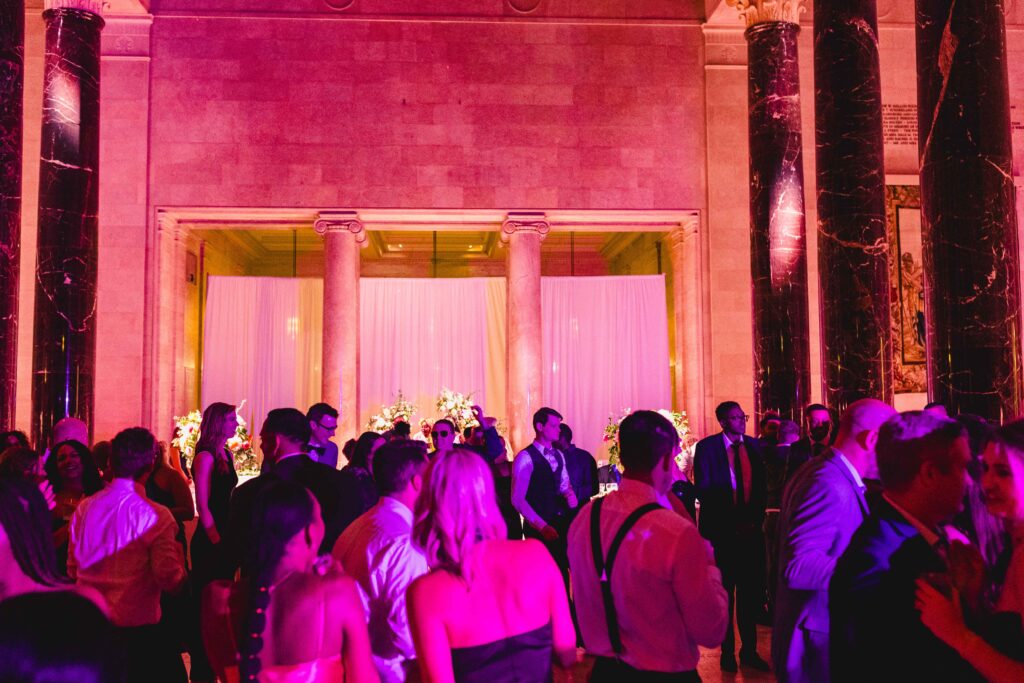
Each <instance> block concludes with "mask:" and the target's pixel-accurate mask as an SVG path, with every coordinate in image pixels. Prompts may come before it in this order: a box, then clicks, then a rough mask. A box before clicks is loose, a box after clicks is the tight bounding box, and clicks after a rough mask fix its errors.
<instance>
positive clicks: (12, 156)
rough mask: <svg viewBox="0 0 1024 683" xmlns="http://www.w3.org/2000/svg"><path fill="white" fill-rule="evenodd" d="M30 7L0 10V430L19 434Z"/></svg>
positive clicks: (18, 4)
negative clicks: (24, 122) (23, 136)
mask: <svg viewBox="0 0 1024 683" xmlns="http://www.w3.org/2000/svg"><path fill="white" fill-rule="evenodd" d="M24 89H25V2H24V0H10V2H5V3H3V4H2V5H0V429H3V430H7V429H14V426H15V425H14V408H15V394H16V386H17V382H18V278H19V277H20V275H21V268H20V267H19V264H20V261H21V129H22V97H23V94H24Z"/></svg>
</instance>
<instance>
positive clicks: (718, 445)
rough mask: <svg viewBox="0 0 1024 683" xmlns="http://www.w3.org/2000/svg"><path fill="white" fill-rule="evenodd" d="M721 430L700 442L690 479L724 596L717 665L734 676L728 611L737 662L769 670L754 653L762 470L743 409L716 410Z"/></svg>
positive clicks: (760, 587) (760, 593)
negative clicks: (747, 434) (724, 618)
mask: <svg viewBox="0 0 1024 683" xmlns="http://www.w3.org/2000/svg"><path fill="white" fill-rule="evenodd" d="M715 417H717V418H718V422H719V424H721V425H722V431H721V432H720V433H718V434H715V435H714V436H709V437H707V438H704V439H701V440H700V441H698V442H697V448H696V451H695V453H694V457H693V479H694V485H695V486H696V489H697V498H698V499H699V500H700V506H701V507H700V517H699V520H698V524H699V529H700V533H701V535H702V536H704V538H706V539H708V540H709V541H710V542H711V545H712V547H713V548H714V550H715V562H716V564H718V568H719V569H720V570H721V572H722V585H723V586H725V590H726V593H728V595H729V628H728V629H727V630H726V632H725V642H723V643H722V658H721V667H722V670H723V671H728V672H735V671H736V669H737V667H736V635H735V633H734V630H733V623H732V622H733V611H734V607H735V613H736V622H737V623H738V625H739V632H740V640H741V646H740V663H741V664H743V665H744V666H748V667H751V668H753V669H757V670H759V671H768V670H769V668H770V667H769V666H768V663H767V662H766V661H764V660H763V659H762V658H761V657H760V655H758V654H757V620H758V618H759V617H760V614H761V609H762V606H763V601H764V585H765V576H764V574H765V548H764V531H763V530H762V524H763V523H764V512H765V495H766V494H765V472H764V457H763V454H762V452H761V445H760V442H759V441H758V440H757V439H754V438H747V437H744V433H745V432H746V431H747V420H748V419H749V418H748V417H747V416H746V415H745V414H744V413H743V408H741V407H740V404H739V403H736V402H735V401H726V402H725V403H722V404H720V405H719V406H718V407H717V408H715Z"/></svg>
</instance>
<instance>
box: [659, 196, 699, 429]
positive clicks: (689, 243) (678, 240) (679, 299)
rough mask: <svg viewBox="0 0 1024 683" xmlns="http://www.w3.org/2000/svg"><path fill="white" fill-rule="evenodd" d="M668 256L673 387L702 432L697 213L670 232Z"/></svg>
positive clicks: (692, 423)
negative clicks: (670, 265) (672, 334)
mask: <svg viewBox="0 0 1024 683" xmlns="http://www.w3.org/2000/svg"><path fill="white" fill-rule="evenodd" d="M667 242H668V255H669V260H670V262H671V263H672V308H673V311H675V320H673V321H672V325H673V328H674V330H673V331H674V333H675V335H674V338H675V344H674V347H675V348H674V349H673V355H674V356H675V359H676V364H675V367H674V368H673V372H672V388H673V392H674V393H675V396H676V401H677V405H676V409H678V410H684V411H686V415H687V417H688V418H689V421H690V428H691V429H694V430H698V431H699V427H698V425H699V423H700V421H701V420H702V418H703V415H704V382H703V379H704V378H703V375H702V368H703V367H704V363H703V362H702V361H703V352H704V345H703V340H702V338H701V334H700V330H701V326H700V317H701V298H700V295H701V289H700V282H701V278H700V219H699V217H698V216H694V217H693V220H692V221H689V222H687V223H685V224H683V225H680V226H679V227H677V228H675V229H674V230H672V231H671V232H669V234H668V240H667Z"/></svg>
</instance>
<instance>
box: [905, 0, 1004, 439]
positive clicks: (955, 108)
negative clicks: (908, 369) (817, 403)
mask: <svg viewBox="0 0 1024 683" xmlns="http://www.w3.org/2000/svg"><path fill="white" fill-rule="evenodd" d="M1006 69H1007V66H1006V35H1005V30H1004V25H1003V3H1002V2H1001V1H1000V0H975V1H974V2H955V1H954V0H918V1H917V88H918V94H917V103H918V140H919V142H918V145H919V149H918V151H919V154H920V157H921V229H922V236H923V238H924V254H923V256H924V273H925V304H926V308H925V315H926V325H927V341H928V388H929V395H930V397H931V399H932V400H936V401H941V402H943V403H945V404H946V405H947V406H948V407H949V408H950V410H951V412H954V411H955V412H957V413H974V414H977V415H981V416H983V417H986V418H990V419H993V420H1005V419H1012V418H1016V417H1019V416H1020V411H1021V338H1020V331H1021V329H1020V327H1021V326H1020V284H1019V272H1020V271H1019V265H1018V260H1019V259H1018V255H1017V219H1016V212H1015V209H1014V187H1013V173H1012V161H1013V158H1012V154H1011V147H1010V101H1009V89H1008V85H1007V74H1006Z"/></svg>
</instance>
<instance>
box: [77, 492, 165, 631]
mask: <svg viewBox="0 0 1024 683" xmlns="http://www.w3.org/2000/svg"><path fill="white" fill-rule="evenodd" d="M177 532H178V525H177V524H176V523H175V521H174V517H173V516H172V515H171V511H170V510H168V509H167V508H165V507H164V506H163V505H160V504H158V503H154V502H153V501H151V500H149V499H148V498H146V490H145V488H143V486H142V484H139V483H137V482H135V481H132V480H131V479H115V480H114V481H113V482H111V483H110V484H109V485H108V486H107V487H106V488H105V489H103V490H102V491H99V492H98V493H96V494H94V495H92V496H89V497H88V498H86V499H85V500H83V501H82V502H81V503H80V504H79V505H78V509H77V510H76V511H75V514H74V516H73V517H72V518H71V531H70V541H69V545H68V576H70V577H71V578H73V579H76V580H77V581H78V583H80V584H81V585H83V586H89V587H90V588H93V589H95V590H96V591H98V592H99V593H100V594H101V595H102V596H103V597H104V599H106V601H107V605H108V606H109V608H110V620H111V621H112V622H114V624H115V625H116V626H145V625H149V624H155V623H157V622H158V621H160V592H161V591H172V590H174V589H176V588H178V587H179V586H180V585H181V584H182V582H184V580H185V558H184V554H183V552H182V549H181V544H180V543H178V541H177V540H176V539H175V538H174V535H175V534H176V533H177Z"/></svg>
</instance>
